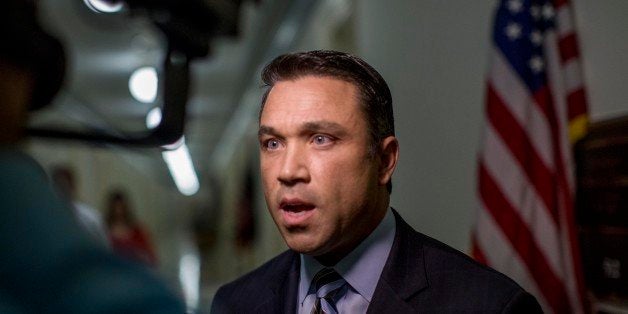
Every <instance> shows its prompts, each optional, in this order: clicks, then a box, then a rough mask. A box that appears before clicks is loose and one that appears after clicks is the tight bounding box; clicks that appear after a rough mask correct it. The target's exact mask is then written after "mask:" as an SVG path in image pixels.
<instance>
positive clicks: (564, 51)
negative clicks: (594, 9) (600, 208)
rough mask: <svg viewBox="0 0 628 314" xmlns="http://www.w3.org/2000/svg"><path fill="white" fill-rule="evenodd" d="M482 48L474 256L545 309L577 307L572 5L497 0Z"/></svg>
mask: <svg viewBox="0 0 628 314" xmlns="http://www.w3.org/2000/svg"><path fill="white" fill-rule="evenodd" d="M490 54H491V66H490V70H489V74H488V79H487V92H486V113H485V114H486V124H485V129H484V133H483V142H482V148H481V152H480V154H479V164H478V196H479V197H478V199H479V210H478V214H477V221H476V226H475V229H474V231H473V237H472V238H473V240H472V241H473V244H472V245H473V248H472V250H473V252H472V253H473V256H474V257H475V258H476V259H477V260H479V261H481V262H483V263H485V264H487V265H489V266H491V267H493V268H495V269H497V270H499V271H501V272H503V273H505V274H507V275H508V276H510V277H511V278H513V279H514V280H515V281H517V282H518V283H519V284H520V285H521V286H522V287H523V288H524V289H526V290H527V291H529V292H530V293H532V294H533V295H535V296H536V298H537V300H538V301H539V303H540V304H541V306H542V307H543V310H544V311H545V312H547V313H582V312H583V311H584V305H583V304H584V288H583V287H584V285H583V279H582V278H583V275H582V273H581V270H582V269H581V261H580V254H579V247H578V241H577V230H576V226H575V217H574V191H575V182H574V181H575V178H574V167H573V166H574V165H573V159H572V143H573V142H575V141H576V140H577V139H578V138H580V137H581V136H583V134H584V132H585V131H586V124H587V115H586V113H587V112H586V111H587V109H586V96H585V91H584V88H583V82H582V75H581V69H580V62H579V51H578V45H577V38H576V34H575V28H574V23H573V16H572V6H571V4H570V3H569V1H568V0H554V1H550V0H503V1H501V2H500V3H499V4H498V8H497V13H496V16H495V22H494V30H493V35H492V45H491V48H490Z"/></svg>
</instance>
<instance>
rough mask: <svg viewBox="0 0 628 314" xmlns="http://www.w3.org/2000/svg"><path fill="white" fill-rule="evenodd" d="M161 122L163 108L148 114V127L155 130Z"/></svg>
mask: <svg viewBox="0 0 628 314" xmlns="http://www.w3.org/2000/svg"><path fill="white" fill-rule="evenodd" d="M160 122H161V108H159V107H155V108H153V109H151V110H150V111H148V113H147V114H146V127H147V128H149V129H154V128H155V127H157V126H158V125H159V123H160Z"/></svg>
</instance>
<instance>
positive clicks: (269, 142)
mask: <svg viewBox="0 0 628 314" xmlns="http://www.w3.org/2000/svg"><path fill="white" fill-rule="evenodd" d="M261 146H262V149H263V150H267V151H274V150H277V149H279V148H280V147H281V142H280V141H279V140H278V139H276V138H270V139H266V140H262V141H261Z"/></svg>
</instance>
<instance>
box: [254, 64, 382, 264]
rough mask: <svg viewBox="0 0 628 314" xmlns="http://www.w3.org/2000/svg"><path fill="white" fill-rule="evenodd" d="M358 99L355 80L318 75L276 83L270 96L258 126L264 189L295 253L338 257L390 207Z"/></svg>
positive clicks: (283, 232)
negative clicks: (352, 82)
mask: <svg viewBox="0 0 628 314" xmlns="http://www.w3.org/2000/svg"><path fill="white" fill-rule="evenodd" d="M358 99H359V97H358V90H357V88H356V87H355V86H354V85H353V84H351V83H348V82H345V81H342V80H338V79H334V78H329V77H313V76H306V77H303V78H299V79H297V80H294V81H281V82H278V83H277V84H275V86H274V87H273V88H272V90H271V91H270V94H269V95H268V98H267V101H266V104H265V107H264V110H263V112H262V114H261V117H260V130H259V141H260V146H261V157H260V158H261V172H262V179H263V184H264V194H265V197H266V203H267V205H268V210H269V211H270V213H271V215H272V217H273V219H274V220H275V223H276V224H277V227H278V228H279V231H280V232H281V234H282V236H283V238H284V240H285V241H286V243H287V244H288V246H289V247H290V248H291V249H293V250H295V251H297V252H301V253H304V254H308V255H312V256H315V257H320V258H322V259H327V260H331V261H337V259H339V258H342V257H343V256H344V255H345V254H347V253H348V252H349V251H350V250H351V249H353V247H354V246H355V245H357V243H359V242H360V241H362V240H363V239H364V238H365V237H366V236H367V235H368V234H369V233H370V232H371V231H372V230H373V229H374V228H375V227H376V226H377V224H378V223H379V221H380V220H381V218H382V217H383V215H384V214H385V210H386V208H387V206H388V194H387V192H386V191H385V187H384V188H382V187H383V186H385V182H383V180H382V178H381V176H380V175H378V168H379V164H380V162H379V160H380V159H379V158H377V157H373V156H371V155H369V148H370V143H371V141H370V136H369V132H368V129H367V123H366V120H365V116H364V113H363V112H362V111H361V109H360V106H359V103H358ZM386 181H387V180H386ZM382 191H383V193H382Z"/></svg>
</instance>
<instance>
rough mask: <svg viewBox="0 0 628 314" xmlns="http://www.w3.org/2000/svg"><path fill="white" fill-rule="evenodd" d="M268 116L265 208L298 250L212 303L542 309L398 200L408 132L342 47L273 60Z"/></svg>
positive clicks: (383, 92)
mask: <svg viewBox="0 0 628 314" xmlns="http://www.w3.org/2000/svg"><path fill="white" fill-rule="evenodd" d="M262 79H263V81H264V83H265V84H266V85H267V87H268V89H267V91H266V93H265V94H264V97H263V99H262V108H261V111H260V118H259V124H260V126H259V142H260V147H261V149H260V163H261V172H262V181H263V185H264V194H265V198H266V203H267V206H268V210H269V212H270V214H271V216H272V217H273V219H274V221H275V223H276V225H277V227H278V229H279V231H280V233H281V235H282V236H283V238H284V240H285V241H286V244H287V245H288V247H289V248H290V250H288V251H286V252H284V253H283V254H281V255H279V256H277V257H275V258H274V259H272V260H271V261H269V262H267V263H266V264H264V265H262V266H261V267H260V268H258V269H256V270H254V271H253V272H251V273H249V274H247V275H245V276H243V277H242V278H240V279H237V280H236V281H234V282H232V283H230V284H227V285H225V286H223V287H221V288H220V289H219V290H218V292H217V293H216V296H215V297H214V302H213V305H212V312H213V313H323V312H324V313H366V312H368V313H416V312H426V313H447V312H457V313H458V312H464V313H466V312H481V313H502V312H503V313H516V312H521V313H535V312H541V309H540V307H539V304H538V303H537V302H536V300H535V299H534V297H533V296H531V295H530V294H528V293H527V292H525V291H524V290H523V289H522V288H521V287H519V286H518V285H517V284H516V283H515V282H514V281H512V280H511V279H509V278H508V277H506V276H504V275H502V274H500V273H498V272H496V271H494V270H492V269H490V268H487V267H484V266H482V265H480V264H478V263H476V262H475V261H473V260H472V259H470V258H469V257H467V256H466V255H464V254H462V253H460V252H458V251H456V250H454V249H452V248H450V247H448V246H446V245H445V244H443V243H440V242H438V241H436V240H434V239H431V238H429V237H427V236H425V235H422V234H420V233H418V232H416V231H414V230H413V229H412V228H411V227H410V226H409V225H408V224H406V223H405V222H404V220H403V219H402V218H401V217H400V216H399V214H398V213H397V212H396V211H394V210H393V209H392V208H390V205H389V200H390V193H391V190H392V184H391V177H392V174H393V172H394V170H395V167H396V165H397V159H398V156H399V144H398V142H397V139H396V138H395V134H394V122H393V112H392V98H391V95H390V91H389V89H388V86H387V84H386V82H385V81H384V79H383V78H382V77H381V76H380V75H379V73H377V71H375V70H374V69H373V68H372V67H371V66H369V65H368V64H367V63H366V62H364V61H363V60H361V59H359V58H357V57H355V56H352V55H349V54H345V53H340V52H335V51H311V52H305V53H293V54H287V55H283V56H280V57H278V58H276V59H275V60H273V61H272V62H271V63H270V64H268V65H267V66H266V68H265V69H264V71H263V74H262Z"/></svg>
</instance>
